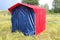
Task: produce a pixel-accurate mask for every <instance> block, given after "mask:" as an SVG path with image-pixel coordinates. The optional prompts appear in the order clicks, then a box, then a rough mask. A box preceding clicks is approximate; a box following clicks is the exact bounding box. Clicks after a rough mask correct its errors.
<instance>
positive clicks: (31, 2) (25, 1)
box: [22, 0, 39, 5]
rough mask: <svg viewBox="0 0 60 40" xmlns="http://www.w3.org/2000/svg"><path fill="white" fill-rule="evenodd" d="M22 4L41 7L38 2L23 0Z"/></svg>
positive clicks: (35, 0)
mask: <svg viewBox="0 0 60 40" xmlns="http://www.w3.org/2000/svg"><path fill="white" fill-rule="evenodd" d="M22 3H27V4H32V5H39V2H38V0H22Z"/></svg>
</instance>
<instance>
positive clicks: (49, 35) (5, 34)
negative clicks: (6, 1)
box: [0, 11, 60, 40]
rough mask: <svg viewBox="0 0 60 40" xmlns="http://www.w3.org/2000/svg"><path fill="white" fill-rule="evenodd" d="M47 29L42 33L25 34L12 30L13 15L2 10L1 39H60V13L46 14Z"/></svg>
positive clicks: (0, 20) (0, 12) (0, 14)
mask: <svg viewBox="0 0 60 40" xmlns="http://www.w3.org/2000/svg"><path fill="white" fill-rule="evenodd" d="M46 17H47V18H46V20H47V21H46V30H45V31H44V32H43V33H41V34H40V35H34V36H24V35H23V34H22V33H21V32H17V31H16V32H14V33H12V32H11V15H10V14H9V13H8V12H7V11H0V40H60V14H47V15H46Z"/></svg>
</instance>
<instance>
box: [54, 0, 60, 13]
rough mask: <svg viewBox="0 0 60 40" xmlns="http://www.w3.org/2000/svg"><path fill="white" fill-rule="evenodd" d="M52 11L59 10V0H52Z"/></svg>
mask: <svg viewBox="0 0 60 40" xmlns="http://www.w3.org/2000/svg"><path fill="white" fill-rule="evenodd" d="M53 7H54V12H56V13H57V12H60V0H54V1H53Z"/></svg>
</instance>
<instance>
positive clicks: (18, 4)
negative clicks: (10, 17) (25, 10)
mask: <svg viewBox="0 0 60 40" xmlns="http://www.w3.org/2000/svg"><path fill="white" fill-rule="evenodd" d="M20 5H24V6H27V7H30V8H32V9H43V8H40V7H38V6H35V5H30V4H25V3H17V4H15V5H13V6H11V7H10V8H9V9H8V10H9V11H10V12H11V11H12V10H13V9H14V8H16V7H18V6H20Z"/></svg>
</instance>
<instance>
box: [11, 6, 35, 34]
mask: <svg viewBox="0 0 60 40" xmlns="http://www.w3.org/2000/svg"><path fill="white" fill-rule="evenodd" d="M16 30H19V31H21V32H22V33H24V34H25V35H33V34H34V33H35V27H34V11H33V9H31V8H28V7H26V6H23V5H21V6H19V7H16V8H15V9H13V10H12V32H15V31H16Z"/></svg>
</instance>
